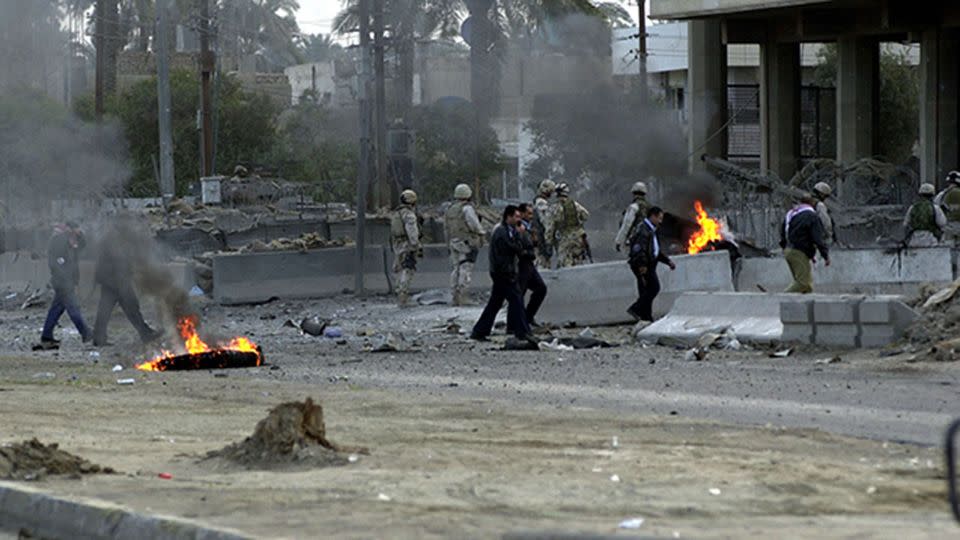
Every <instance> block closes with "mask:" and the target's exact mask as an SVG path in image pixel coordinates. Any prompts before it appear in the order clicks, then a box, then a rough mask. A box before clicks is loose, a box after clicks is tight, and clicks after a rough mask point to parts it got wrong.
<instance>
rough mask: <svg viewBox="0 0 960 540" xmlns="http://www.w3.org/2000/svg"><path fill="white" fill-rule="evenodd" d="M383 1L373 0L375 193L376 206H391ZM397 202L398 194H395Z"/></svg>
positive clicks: (392, 195) (394, 190)
mask: <svg viewBox="0 0 960 540" xmlns="http://www.w3.org/2000/svg"><path fill="white" fill-rule="evenodd" d="M383 33H384V26H383V0H373V40H374V41H373V50H374V59H373V66H374V70H375V71H376V83H375V89H376V105H375V107H374V111H376V113H375V114H374V121H373V122H374V130H373V132H374V136H375V137H376V144H375V147H376V150H377V161H376V163H377V184H376V185H377V189H376V191H375V194H376V197H375V200H376V201H377V205H378V206H383V205H385V204H386V205H392V204H393V199H394V194H395V193H394V192H396V189H393V187H392V185H391V183H390V181H389V179H388V178H387V82H386V71H385V70H386V67H385V65H384V44H383ZM396 198H397V201H398V202H399V199H400V194H399V193H396Z"/></svg>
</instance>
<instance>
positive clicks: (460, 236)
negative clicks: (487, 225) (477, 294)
mask: <svg viewBox="0 0 960 540" xmlns="http://www.w3.org/2000/svg"><path fill="white" fill-rule="evenodd" d="M472 197H473V191H472V190H471V189H470V186H468V185H466V184H460V185H458V186H457V187H456V188H455V189H454V190H453V198H454V199H455V200H454V202H453V204H451V205H450V208H448V209H447V213H446V215H444V220H443V221H444V227H445V228H446V231H447V247H448V248H449V249H450V264H451V265H452V266H453V271H452V272H451V274H450V287H451V288H452V289H453V305H455V306H462V305H466V304H468V303H469V296H470V292H469V291H470V281H471V279H472V277H473V266H474V264H476V262H477V255H478V254H479V252H480V246H481V244H482V243H483V238H484V235H485V234H486V232H485V231H484V230H483V226H481V225H480V218H478V217H477V211H476V210H475V209H474V208H473V203H471V202H470V200H471V198H472Z"/></svg>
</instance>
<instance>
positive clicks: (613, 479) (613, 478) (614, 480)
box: [610, 474, 620, 482]
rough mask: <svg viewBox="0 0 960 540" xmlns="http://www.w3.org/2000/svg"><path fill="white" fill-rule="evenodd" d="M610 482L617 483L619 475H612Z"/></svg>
mask: <svg viewBox="0 0 960 540" xmlns="http://www.w3.org/2000/svg"><path fill="white" fill-rule="evenodd" d="M610 481H611V482H619V481H620V475H618V474H614V475H612V476H611V477H610Z"/></svg>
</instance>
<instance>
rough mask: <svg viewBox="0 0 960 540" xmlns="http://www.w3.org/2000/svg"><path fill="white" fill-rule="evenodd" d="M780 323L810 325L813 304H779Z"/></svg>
mask: <svg viewBox="0 0 960 540" xmlns="http://www.w3.org/2000/svg"><path fill="white" fill-rule="evenodd" d="M780 322H782V323H783V324H784V326H786V325H787V324H794V323H795V324H808V325H809V324H811V323H812V322H813V302H803V301H801V302H781V303H780Z"/></svg>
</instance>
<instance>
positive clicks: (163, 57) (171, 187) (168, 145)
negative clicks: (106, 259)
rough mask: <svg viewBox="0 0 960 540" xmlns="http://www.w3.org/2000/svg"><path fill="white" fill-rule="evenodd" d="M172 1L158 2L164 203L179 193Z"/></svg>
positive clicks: (160, 120) (158, 111) (161, 186)
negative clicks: (172, 95) (173, 101)
mask: <svg viewBox="0 0 960 540" xmlns="http://www.w3.org/2000/svg"><path fill="white" fill-rule="evenodd" d="M170 2H171V0H157V51H156V55H157V105H158V109H157V113H158V116H159V118H158V120H159V122H158V123H159V125H160V193H161V195H163V201H164V203H165V204H166V203H168V202H170V199H172V198H173V197H174V194H175V193H176V189H175V188H176V184H175V179H174V176H173V134H172V132H171V131H172V129H171V128H172V126H171V119H170V51H169V46H170V44H169V43H167V40H168V39H169V32H168V31H167V30H168V26H169V18H170V13H169V10H170Z"/></svg>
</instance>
